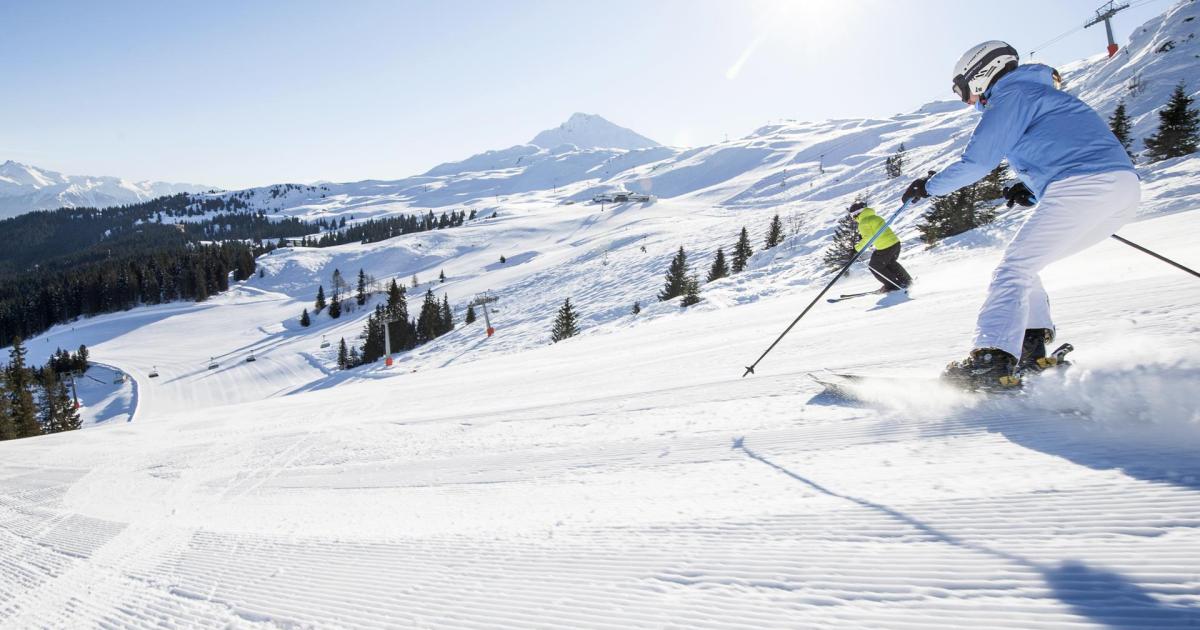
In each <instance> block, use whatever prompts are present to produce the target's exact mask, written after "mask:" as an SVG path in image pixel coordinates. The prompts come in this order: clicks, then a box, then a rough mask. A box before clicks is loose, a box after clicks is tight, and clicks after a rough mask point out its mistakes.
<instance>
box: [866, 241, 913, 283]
mask: <svg viewBox="0 0 1200 630" xmlns="http://www.w3.org/2000/svg"><path fill="white" fill-rule="evenodd" d="M868 264H870V265H871V273H873V274H875V277H876V278H878V279H879V281H880V282H882V283H883V288H884V290H885V291H895V290H896V287H897V286H900V287H901V288H908V285H910V284H912V276H910V275H908V271H906V270H905V269H904V267H902V266H901V265H900V243H896V244H895V245H892V246H891V247H888V248H886V249H877V250H875V253H873V254H871V262H870V263H868Z"/></svg>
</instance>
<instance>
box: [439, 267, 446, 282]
mask: <svg viewBox="0 0 1200 630" xmlns="http://www.w3.org/2000/svg"><path fill="white" fill-rule="evenodd" d="M445 281H446V270H445V269H442V270H440V271H438V282H439V283H442V282H445Z"/></svg>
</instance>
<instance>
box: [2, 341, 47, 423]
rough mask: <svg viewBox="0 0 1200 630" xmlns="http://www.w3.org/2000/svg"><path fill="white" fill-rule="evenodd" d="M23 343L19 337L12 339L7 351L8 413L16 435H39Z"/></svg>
mask: <svg viewBox="0 0 1200 630" xmlns="http://www.w3.org/2000/svg"><path fill="white" fill-rule="evenodd" d="M25 353H26V350H25V345H24V343H23V342H22V340H21V338H20V337H16V338H14V339H13V344H12V349H10V350H9V353H8V368H7V369H6V370H5V381H6V385H7V388H8V402H9V414H10V417H11V418H12V426H13V429H14V430H15V432H16V436H17V437H31V436H34V435H41V433H42V430H41V426H40V425H39V424H38V418H37V407H36V406H35V405H34V403H33V378H32V375H31V374H30V372H29V369H28V368H27V367H26V366H25Z"/></svg>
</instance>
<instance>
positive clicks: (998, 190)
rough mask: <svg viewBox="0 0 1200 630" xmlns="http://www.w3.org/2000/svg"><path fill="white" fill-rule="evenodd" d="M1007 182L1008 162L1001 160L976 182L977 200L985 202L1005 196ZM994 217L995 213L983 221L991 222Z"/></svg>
mask: <svg viewBox="0 0 1200 630" xmlns="http://www.w3.org/2000/svg"><path fill="white" fill-rule="evenodd" d="M1007 183H1008V162H1000V164H998V165H997V166H996V168H993V169H992V170H991V171H990V172H988V174H987V175H984V176H983V179H981V180H979V181H978V182H975V185H974V186H972V190H973V192H974V194H975V201H976V202H978V203H985V202H988V201H994V200H997V199H1001V198H1003V197H1004V185H1005V184H1007ZM993 218H995V215H994V214H993V215H992V216H991V217H988V219H987V220H986V221H983V223H990V222H991V220H992V219H993ZM983 223H980V224H979V225H983Z"/></svg>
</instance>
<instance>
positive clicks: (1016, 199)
mask: <svg viewBox="0 0 1200 630" xmlns="http://www.w3.org/2000/svg"><path fill="white" fill-rule="evenodd" d="M1004 198H1005V199H1007V200H1008V207H1009V208H1011V207H1013V204H1015V203H1019V204H1021V205H1022V206H1025V207H1026V208H1028V207H1029V206H1032V205H1033V204H1035V203H1037V197H1034V196H1033V191H1032V190H1029V187H1028V186H1026V185H1025V182H1017V183H1015V184H1013V185H1012V186H1005V187H1004Z"/></svg>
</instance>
